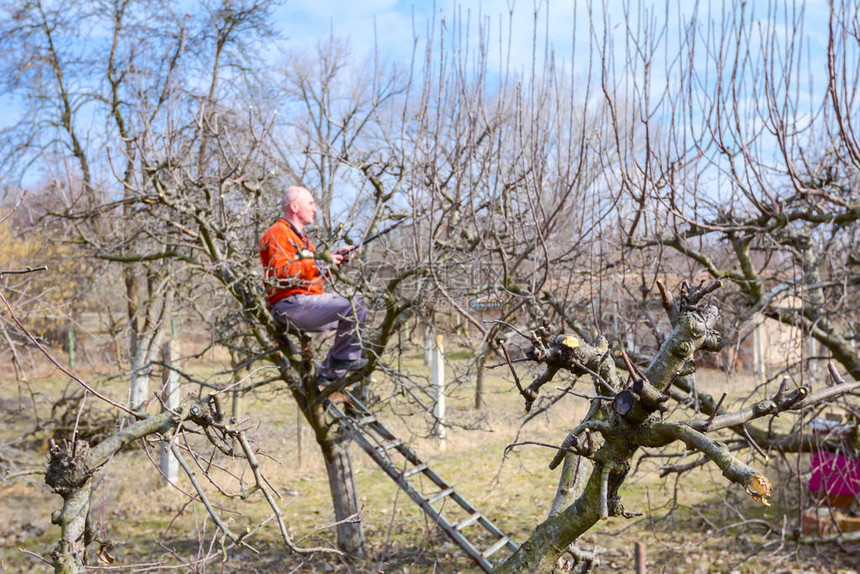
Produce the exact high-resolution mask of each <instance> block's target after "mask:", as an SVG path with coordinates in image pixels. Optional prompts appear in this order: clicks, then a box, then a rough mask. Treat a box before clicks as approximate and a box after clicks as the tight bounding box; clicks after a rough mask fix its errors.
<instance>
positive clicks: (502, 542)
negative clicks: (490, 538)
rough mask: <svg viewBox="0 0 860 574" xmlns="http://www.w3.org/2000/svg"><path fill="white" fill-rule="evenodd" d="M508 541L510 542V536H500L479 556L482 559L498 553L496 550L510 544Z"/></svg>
mask: <svg viewBox="0 0 860 574" xmlns="http://www.w3.org/2000/svg"><path fill="white" fill-rule="evenodd" d="M510 540H511V537H510V536H508V535H505V536H502V537H501V538H499V539H498V541H496V543H495V544H493V545H492V546H490V547H489V548H487V549H486V550H484V552H483V553H482V554H481V556H483V557H484V558H488V557H490V556H491V555H493V554H495V553H496V552H498V550H499V549H500V548H502V547H503V546H504V545H505V544H507V543H508V542H510Z"/></svg>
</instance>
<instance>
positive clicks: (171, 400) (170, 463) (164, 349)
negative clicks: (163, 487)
mask: <svg viewBox="0 0 860 574" xmlns="http://www.w3.org/2000/svg"><path fill="white" fill-rule="evenodd" d="M178 356H179V350H178V342H177V341H175V340H171V341H165V342H164V344H163V345H162V346H161V360H162V362H163V363H164V364H165V365H172V364H173V362H174V361H175V360H176V358H177V357H178ZM161 382H162V387H163V391H162V393H163V394H162V397H163V398H162V400H163V401H164V406H165V407H167V408H169V409H171V410H175V409H176V407H178V406H179V373H177V372H176V371H175V370H173V369H168V368H164V369H163V370H162V375H161ZM161 472H162V478H161V480H162V482H164V483H165V484H166V483H168V482H172V483H174V484H176V481H177V479H178V478H179V462H178V461H177V460H176V457H175V456H173V453H172V452H170V443H169V442H167V441H162V442H161Z"/></svg>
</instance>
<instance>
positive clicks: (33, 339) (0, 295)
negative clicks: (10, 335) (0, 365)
mask: <svg viewBox="0 0 860 574" xmlns="http://www.w3.org/2000/svg"><path fill="white" fill-rule="evenodd" d="M0 301H3V304H4V305H6V309H7V310H8V311H9V316H10V317H12V320H13V321H15V324H16V325H18V328H19V329H21V332H22V333H24V335H25V336H26V337H27V338H28V339H29V340H30V342H31V343H33V344H34V345H36V348H37V349H39V351H41V353H42V354H43V355H45V357H47V358H48V360H49V361H51V363H53V365H54V366H55V367H57V368H58V369H60V371H62V372H63V374H65V375H66V376H68V377H69V378H71V379H72V380H73V381H75V382H76V383H78V384H79V385H81V386H82V387H83V388H85V389H86V390H88V391H89V392H91V393H92V394H94V395H95V396H97V397H98V398H99V399H101V400H103V401H104V402H106V403H108V404H109V405H112V406H114V407H116V408H118V409H119V410H121V411H124V412H126V413H128V414H130V415H131V416H133V417H134V418H136V419H143V418H145V415H143V414H142V413H136V412H134V411H133V410H131V409H130V408H128V407H126V406H125V405H121V404H119V403H118V402H116V401H113V400H111V399H109V398H107V397H106V396H104V395H103V394H101V393H99V392H98V391H96V390H95V389H94V388H92V387H91V386H90V385H88V384H87V383H85V382H83V381H82V380H81V379H79V378H78V377H76V376H75V375H73V374H72V373H71V372H69V370H68V369H66V368H64V367H63V366H62V365H61V364H60V363H59V362H57V360H56V359H54V357H53V356H52V355H51V353H49V352H48V350H47V349H46V348H45V347H44V346H43V345H42V344H41V343H39V341H38V340H37V339H36V337H34V336H33V334H32V333H30V331H28V330H27V328H26V327H25V326H24V324H23V323H21V321H20V320H19V319H18V317H17V316H16V315H15V312H14V311H12V305H10V304H9V301H8V300H7V299H6V297H4V296H3V293H2V292H0Z"/></svg>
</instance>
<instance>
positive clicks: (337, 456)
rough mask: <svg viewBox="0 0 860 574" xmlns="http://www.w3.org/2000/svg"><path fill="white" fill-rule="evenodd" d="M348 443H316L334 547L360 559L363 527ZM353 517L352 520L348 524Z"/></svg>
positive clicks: (339, 438) (328, 440)
mask: <svg viewBox="0 0 860 574" xmlns="http://www.w3.org/2000/svg"><path fill="white" fill-rule="evenodd" d="M348 446H349V441H348V440H347V439H345V438H344V437H338V438H328V439H325V440H323V441H321V442H320V447H321V448H322V453H323V459H324V460H325V468H326V473H327V474H328V484H329V489H330V490H331V500H332V505H333V506H334V517H335V520H336V521H337V522H338V523H339V524H338V525H337V546H338V548H340V549H341V550H343V551H344V552H346V553H347V554H349V555H350V556H353V557H356V558H364V557H365V550H364V527H363V525H362V523H361V520H360V519H359V517H358V513H359V511H360V510H361V508H360V507H359V504H358V491H357V490H356V488H355V475H353V473H352V459H351V458H350V456H349V450H348ZM350 517H355V519H354V520H349V518H350Z"/></svg>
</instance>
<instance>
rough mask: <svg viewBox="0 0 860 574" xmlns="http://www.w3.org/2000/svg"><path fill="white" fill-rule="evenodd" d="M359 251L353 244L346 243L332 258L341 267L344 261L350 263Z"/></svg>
mask: <svg viewBox="0 0 860 574" xmlns="http://www.w3.org/2000/svg"><path fill="white" fill-rule="evenodd" d="M356 251H358V249H356V248H355V246H353V245H345V246H344V247H341V248H340V249H338V250H337V251H335V252H334V253H332V254H331V259H332V261H334V263H335V265H337V266H338V267H340V266H341V265H343V264H344V263H349V260H350V259H351V258H352V256H353V255H354V254H355V253H356Z"/></svg>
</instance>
